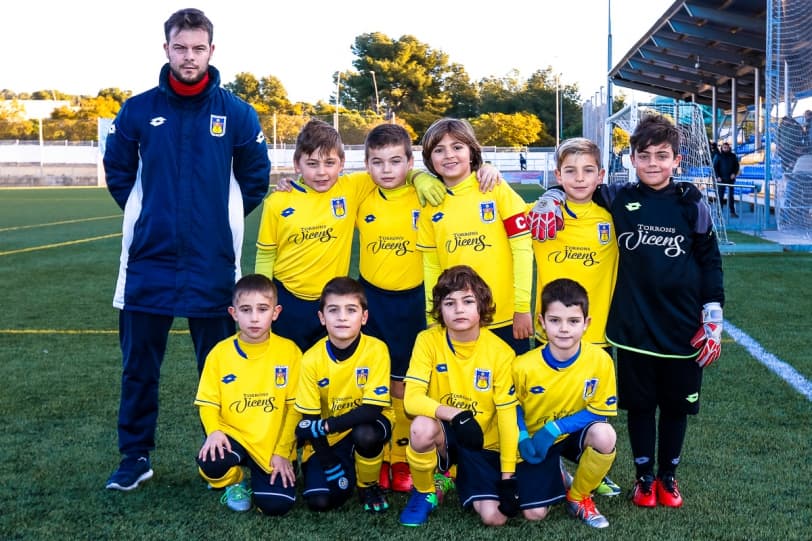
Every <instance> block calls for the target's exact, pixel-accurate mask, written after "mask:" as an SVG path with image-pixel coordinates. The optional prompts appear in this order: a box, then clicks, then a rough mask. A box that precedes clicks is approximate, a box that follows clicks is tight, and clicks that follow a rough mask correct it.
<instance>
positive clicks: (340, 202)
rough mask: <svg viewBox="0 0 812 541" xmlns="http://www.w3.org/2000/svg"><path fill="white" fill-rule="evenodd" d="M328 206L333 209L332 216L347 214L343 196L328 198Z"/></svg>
mask: <svg viewBox="0 0 812 541" xmlns="http://www.w3.org/2000/svg"><path fill="white" fill-rule="evenodd" d="M330 208H331V209H332V210H333V217H334V218H343V217H345V216H346V215H347V200H346V199H344V198H343V197H336V198H335V199H332V200H330Z"/></svg>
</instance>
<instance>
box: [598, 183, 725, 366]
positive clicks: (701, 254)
mask: <svg viewBox="0 0 812 541" xmlns="http://www.w3.org/2000/svg"><path fill="white" fill-rule="evenodd" d="M595 195H596V196H595V201H596V202H600V204H603V205H605V206H606V207H607V208H608V209H609V210H610V212H611V214H612V219H613V220H614V223H615V231H616V232H617V243H618V251H619V258H620V259H619V263H618V273H617V284H616V286H615V291H614V296H613V298H612V306H611V308H610V312H609V321H608V323H607V327H606V337H607V339H608V340H609V342H611V343H612V344H613V345H615V346H617V347H619V348H624V349H632V350H638V351H641V352H643V353H647V354H650V355H654V356H668V357H692V356H694V355H695V354H696V350H695V349H694V348H692V347H691V345H690V341H691V338H692V337H693V335H694V334H695V333H696V331H697V329H699V327H700V326H701V324H702V321H701V318H702V306H703V305H704V304H705V303H708V302H713V301H716V302H719V303H724V286H723V283H722V258H721V255H720V253H719V246H718V244H717V240H716V235H715V234H714V231H713V225H712V222H711V218H710V209H709V208H708V205H707V203H706V202H705V201H704V200H703V199H702V196H701V193H700V192H699V190H698V189H697V188H696V187H695V186H693V185H692V184H689V183H682V182H681V183H674V182H673V180H672V181H671V182H670V183H669V185H668V186H667V187H666V188H663V189H662V190H659V191H657V190H653V189H651V188H649V187H648V186H646V185H644V184H642V183H638V184H631V183H629V184H611V185H601V186H599V190H598V192H596V194H595Z"/></svg>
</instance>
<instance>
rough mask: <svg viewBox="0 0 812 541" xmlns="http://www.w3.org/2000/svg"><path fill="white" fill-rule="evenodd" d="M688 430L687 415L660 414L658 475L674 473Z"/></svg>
mask: <svg viewBox="0 0 812 541" xmlns="http://www.w3.org/2000/svg"><path fill="white" fill-rule="evenodd" d="M687 428H688V416H687V415H685V414H673V413H670V414H665V413H663V412H660V421H659V426H658V433H659V438H660V439H659V445H658V447H657V467H658V469H659V472H658V474H661V473H664V472H670V473H674V470H675V469H676V468H677V465H678V464H679V461H680V455H681V454H682V444H683V443H684V442H685V432H686V430H687Z"/></svg>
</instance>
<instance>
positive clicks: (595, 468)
mask: <svg viewBox="0 0 812 541" xmlns="http://www.w3.org/2000/svg"><path fill="white" fill-rule="evenodd" d="M614 461H615V451H612V452H611V453H608V454H604V453H599V452H598V451H596V450H595V449H593V448H592V447H587V448H586V449H584V452H583V453H581V458H580V460H578V467H577V468H576V469H575V475H574V476H573V478H572V487H570V496H571V498H572V500H573V501H581V500H583V499H584V498H587V497H589V496H590V495H591V494H592V491H593V490H595V489H596V488H598V485H600V484H601V481H602V480H603V478H604V477H605V476H606V474H607V473H609V469H610V468H611V467H612V463H613V462H614Z"/></svg>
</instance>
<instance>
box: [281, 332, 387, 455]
mask: <svg viewBox="0 0 812 541" xmlns="http://www.w3.org/2000/svg"><path fill="white" fill-rule="evenodd" d="M389 371H390V363H389V350H388V349H387V348H386V344H384V343H383V342H381V341H380V340H378V339H377V338H374V337H372V336H367V335H365V334H362V335H361V341H360V342H359V343H358V348H357V349H356V350H355V352H354V353H353V354H352V355H351V356H350V357H349V358H348V359H346V360H344V361H337V360H336V359H335V358H334V356H333V355H332V353H331V351H330V346H329V343H328V339H327V338H324V339H322V340H319V341H318V342H317V343H316V344H315V345H314V346H313V347H311V348H310V349H308V350H307V351H306V352H305V354H304V356H303V357H302V369H301V376H300V378H299V387H298V390H297V394H296V410H297V411H298V412H299V413H302V414H304V415H318V416H319V417H321V418H322V419H326V418H328V417H336V416H338V415H342V414H344V413H348V412H349V411H350V410H352V409H354V408H356V407H358V406H360V405H362V404H369V405H371V406H382V407H383V412H382V413H383V415H385V416H386V418H387V419H389V421H390V422H391V423H393V424H394V421H395V415H394V411H393V410H392V398H391V396H390V394H389V391H390V390H389ZM348 432H349V431H345V432H340V433H336V434H329V435H328V436H327V438H328V441H329V442H330V445H333V444H335V443H336V442H337V441H338V440H340V439H342V438H343V437H344V436H346V435H347V433H348ZM307 456H309V454H308V455H307Z"/></svg>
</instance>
